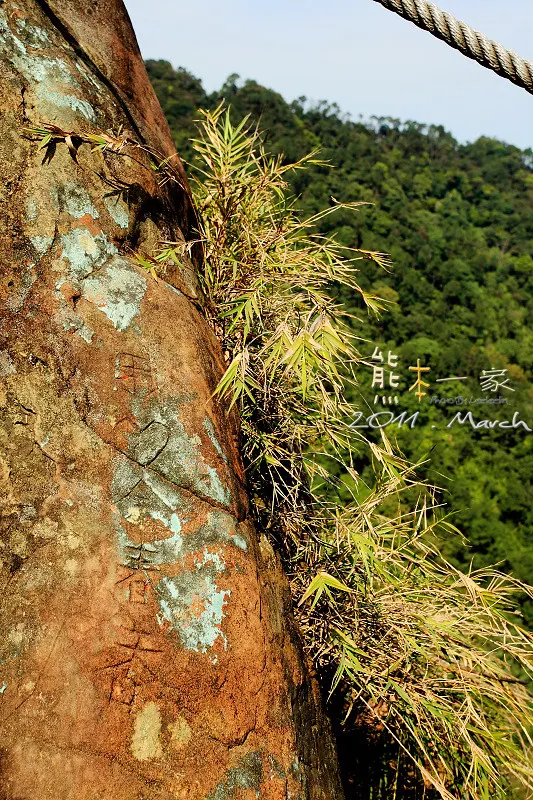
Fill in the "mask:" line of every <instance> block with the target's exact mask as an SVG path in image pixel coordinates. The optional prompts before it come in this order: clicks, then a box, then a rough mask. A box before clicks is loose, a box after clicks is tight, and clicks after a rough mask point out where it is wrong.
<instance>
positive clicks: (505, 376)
mask: <svg viewBox="0 0 533 800" xmlns="http://www.w3.org/2000/svg"><path fill="white" fill-rule="evenodd" d="M147 66H148V70H149V75H150V78H151V80H152V83H153V85H154V87H155V90H156V92H157V95H158V97H159V100H160V102H161V104H162V106H163V110H164V111H165V113H166V115H167V117H168V120H169V123H170V125H171V128H172V132H173V135H174V139H175V142H176V145H177V148H178V150H179V152H180V154H181V155H182V157H183V158H184V159H185V160H189V159H191V158H192V149H191V147H190V144H189V139H190V137H192V136H194V135H195V126H194V120H195V118H196V116H197V109H198V108H201V107H208V108H213V107H215V106H216V105H217V104H218V103H219V102H220V100H221V99H222V98H225V99H226V101H227V102H228V103H231V106H232V109H233V113H234V115H235V118H236V119H239V118H241V117H242V116H244V115H246V114H250V115H251V117H252V120H253V121H254V122H258V123H259V125H260V127H261V129H262V130H263V131H264V141H265V146H266V148H267V150H269V151H270V152H272V153H276V154H277V153H283V154H284V158H285V159H286V160H287V161H294V160H297V159H298V158H300V157H301V156H303V155H304V154H305V153H307V152H309V151H310V150H315V149H319V150H320V157H321V158H322V159H323V160H325V161H328V162H330V164H331V165H332V166H331V167H328V166H322V165H317V166H312V167H311V168H310V169H309V170H306V171H305V172H295V173H294V174H293V175H292V176H291V177H290V180H291V183H292V188H293V190H294V193H295V194H296V195H297V196H298V198H299V201H298V204H299V206H300V207H301V209H302V212H303V213H305V214H307V215H309V214H312V213H314V212H315V211H318V210H319V209H321V208H323V207H325V206H327V205H328V204H331V203H333V202H335V201H334V200H333V198H335V199H336V200H338V201H342V202H353V201H360V202H364V203H368V204H369V205H363V206H362V207H361V208H360V209H359V210H358V211H357V212H355V213H354V212H348V211H344V210H341V211H340V212H339V213H338V214H337V215H333V216H331V217H328V218H326V220H325V221H324V224H323V228H322V231H323V232H324V233H327V234H330V235H334V236H335V237H336V238H337V240H338V241H339V242H340V243H342V244H343V245H346V246H347V247H358V248H364V249H369V250H377V251H381V252H386V253H389V254H390V255H391V258H392V262H393V266H392V268H391V270H390V271H378V270H377V268H376V267H375V266H374V265H373V264H371V262H366V261H364V260H363V261H361V262H359V263H360V269H361V275H360V282H361V284H362V285H363V287H364V288H365V289H373V290H374V292H375V294H377V295H379V296H381V297H383V298H384V299H385V300H387V301H389V303H390V308H389V310H388V311H386V312H383V313H382V314H381V316H380V317H379V319H376V318H370V317H368V316H367V313H366V312H363V309H362V307H361V303H360V301H359V299H358V297H355V296H354V297H345V298H343V299H344V300H345V302H347V303H348V304H349V305H350V307H351V310H352V311H353V313H354V315H356V316H357V317H360V319H359V320H354V330H355V331H356V332H357V333H358V334H359V335H360V336H362V337H363V339H364V341H362V342H361V347H360V350H361V353H362V354H363V355H364V356H365V359H366V361H367V362H368V363H367V365H366V366H363V367H362V368H361V375H360V382H361V391H360V398H359V401H360V402H359V407H360V408H361V412H362V414H361V417H360V418H359V419H357V420H354V424H361V425H370V427H369V428H367V429H366V430H365V432H366V433H367V434H370V435H378V434H379V432H378V431H376V432H375V433H374V432H373V430H372V426H374V425H380V424H385V423H387V422H389V423H390V424H388V425H387V428H386V431H387V435H388V436H389V437H390V438H391V439H394V440H397V442H398V444H399V446H400V447H401V449H402V451H403V452H404V453H405V455H406V456H407V457H408V458H409V459H410V460H411V461H415V462H420V461H422V462H424V463H423V465H422V466H421V467H420V473H421V474H422V475H425V476H427V477H428V478H429V479H430V480H431V481H433V482H435V483H437V484H438V485H440V486H441V487H442V488H443V489H444V490H445V493H444V496H443V499H444V501H445V502H446V503H447V507H448V510H450V511H452V512H454V517H453V520H454V522H455V524H456V525H457V526H458V527H459V528H461V529H462V530H463V531H464V533H465V534H466V536H467V537H468V539H469V540H470V543H471V550H469V551H468V550H465V549H464V548H463V549H458V547H457V545H455V544H454V545H453V546H451V545H450V552H449V553H448V555H450V556H452V557H453V558H456V559H457V560H458V561H459V562H460V563H462V564H463V565H464V564H465V563H468V562H469V561H470V559H471V557H472V556H474V563H477V564H479V565H481V564H487V563H493V562H495V561H502V562H503V567H504V568H505V569H508V570H512V571H513V572H514V574H515V575H516V576H517V577H519V578H521V579H523V580H526V581H528V582H530V583H533V511H532V508H531V505H532V504H531V497H532V491H531V488H532V482H533V451H532V437H531V435H530V430H529V429H531V428H533V413H532V412H533V404H532V400H533V388H532V386H531V369H532V366H533V331H532V328H531V324H530V320H531V315H532V312H533V291H532V290H533V258H532V256H533V209H532V203H533V152H532V151H531V150H528V151H525V152H523V151H520V150H519V149H518V148H516V147H513V146H510V145H506V144H503V143H501V142H498V141H495V140H492V139H489V138H481V139H479V140H478V141H476V142H474V143H472V144H467V145H460V144H458V143H457V142H456V141H455V140H454V138H453V137H452V136H451V135H450V134H449V133H447V132H446V131H445V130H444V129H443V128H442V127H440V126H437V127H435V126H430V127H427V126H424V125H420V124H418V123H415V122H405V123H402V122H400V121H398V120H393V119H373V120H370V121H368V122H364V123H363V122H354V121H352V120H350V119H349V118H346V117H345V116H344V115H343V114H342V112H341V110H340V109H339V108H338V107H336V106H334V105H329V104H328V103H326V102H323V103H319V104H317V105H311V104H309V103H308V102H307V101H306V100H305V98H300V99H298V100H297V101H295V102H292V103H288V102H286V101H285V100H284V99H283V98H282V97H281V96H280V95H279V94H277V93H276V92H274V91H272V90H269V89H266V88H264V87H262V86H260V85H258V84H257V83H256V82H254V81H246V82H244V83H242V82H239V81H238V79H237V77H236V76H231V77H230V78H229V79H228V80H227V81H226V83H225V84H224V85H223V86H222V87H221V89H220V91H218V92H215V93H214V94H211V95H208V94H206V92H205V91H204V89H203V87H202V84H201V82H200V81H199V80H198V79H197V78H195V77H194V76H192V75H191V74H190V73H188V72H187V71H186V70H184V69H178V70H174V69H173V68H172V67H171V65H170V64H169V63H168V62H166V61H149V62H148V63H147ZM495 113H496V112H495ZM381 358H382V359H383V360H380V359H381ZM417 365H419V366H421V367H423V368H424V369H425V370H426V371H424V372H419V373H417V372H416V370H415V369H411V368H414V367H416V366H417ZM418 375H419V376H420V379H421V380H423V381H424V383H425V384H427V386H418V387H414V389H413V388H412V386H413V384H414V383H415V381H416V379H417V376H418ZM452 378H453V380H451V379H452ZM372 383H373V384H374V385H372ZM417 389H419V390H420V392H421V394H420V396H419V397H416V396H415V391H416V390H417ZM422 392H425V394H422ZM382 397H383V398H384V400H383V399H382ZM389 397H390V398H391V401H390V402H391V403H392V405H390V406H389ZM460 398H463V400H462V401H460ZM384 402H385V404H386V405H384V404H383V403H384ZM376 412H381V415H380V416H379V417H372V414H375V413H376ZM403 412H405V414H403ZM416 412H418V414H417V413H416ZM469 412H470V414H469ZM458 413H459V414H460V416H459V418H458V417H457V414H458ZM402 414H403V417H402ZM415 414H416V416H415V417H413V415H415ZM398 418H399V421H398ZM498 421H499V422H498ZM500 423H501V425H500ZM361 466H362V468H363V474H364V465H361ZM525 612H526V616H527V618H528V621H529V623H530V624H533V609H531V608H527V607H526V608H525Z"/></svg>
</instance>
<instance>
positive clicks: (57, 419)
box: [0, 0, 341, 800]
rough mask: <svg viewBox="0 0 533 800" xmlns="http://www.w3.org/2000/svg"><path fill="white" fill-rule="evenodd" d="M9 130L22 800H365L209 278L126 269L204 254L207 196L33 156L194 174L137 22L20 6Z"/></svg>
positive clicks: (10, 558) (5, 535) (10, 564)
mask: <svg viewBox="0 0 533 800" xmlns="http://www.w3.org/2000/svg"><path fill="white" fill-rule="evenodd" d="M0 115H1V116H0V182H1V183H0V185H1V187H2V188H1V189H0V225H1V228H2V230H1V236H0V301H1V304H2V311H1V316H0V376H1V389H0V497H1V498H2V504H3V513H2V522H1V529H0V533H1V538H0V548H1V549H0V566H1V573H0V574H1V578H2V617H1V621H0V798H1V800H47V799H49V800H66V799H67V798H68V799H69V800H96V798H98V799H99V800H100V799H102V800H103V799H105V800H141V799H143V800H152V798H153V799H154V800H155V798H161V800H163V798H165V799H166V798H180V799H182V798H183V799H185V798H186V799H187V800H230V798H235V800H248V799H249V798H266V799H268V800H282V798H286V799H287V800H288V798H292V800H334V798H339V797H340V796H341V791H340V788H339V784H338V778H337V771H336V762H335V754H334V751H333V747H332V744H331V741H330V737H329V732H328V728H327V725H326V724H325V722H324V719H323V717H322V714H321V711H320V702H319V699H318V696H317V690H316V686H315V685H314V683H313V682H312V681H311V680H310V679H309V676H308V674H307V671H306V666H305V663H304V660H303V659H302V656H301V652H300V650H299V647H298V643H297V637H296V635H295V633H294V631H293V630H292V627H291V625H292V624H291V622H290V619H291V618H290V609H289V604H288V600H287V590H286V586H285V583H284V579H283V576H282V573H281V572H280V569H279V566H278V564H277V562H276V558H275V557H274V554H273V552H272V550H271V549H270V547H269V545H268V544H267V543H266V541H265V540H264V538H258V537H257V535H256V533H255V532H254V530H253V528H252V527H251V525H250V524H249V523H248V522H247V498H246V494H245V492H244V490H243V483H242V481H243V476H242V472H241V468H240V464H239V456H238V452H237V449H236V443H237V423H236V420H235V419H230V418H228V417H227V416H226V415H225V413H224V411H223V410H221V409H220V408H219V407H217V406H216V405H215V404H214V402H213V401H212V399H211V395H212V392H213V389H214V387H215V386H216V384H217V381H218V379H219V377H220V375H221V371H222V369H223V363H222V359H221V354H220V350H219V347H218V344H217V342H216V340H215V339H214V337H213V335H212V334H211V332H210V330H209V328H208V327H207V325H206V323H205V321H204V318H203V316H202V313H201V309H200V308H199V305H198V294H199V292H198V289H197V285H196V282H195V278H194V264H193V263H192V262H191V263H189V264H186V265H185V267H184V269H180V270H178V269H176V270H175V271H174V273H173V274H169V276H168V280H169V282H168V283H167V282H164V281H155V280H154V279H153V278H152V277H151V276H150V275H148V274H147V273H145V272H143V271H142V270H141V269H140V268H138V267H136V266H135V265H134V264H133V263H132V262H131V261H130V260H128V259H127V258H126V254H127V253H128V252H129V251H130V249H131V248H134V249H137V250H141V251H147V252H149V251H150V250H151V249H152V248H153V246H154V245H155V244H156V243H157V242H158V240H160V239H171V240H180V239H183V237H185V238H189V237H190V236H191V225H192V224H193V221H194V214H193V211H192V206H191V203H190V200H189V197H188V194H187V189H186V181H185V179H184V180H183V186H182V187H181V188H180V187H179V186H178V185H177V184H173V185H170V184H167V186H166V187H165V188H163V189H161V188H160V187H159V186H158V184H157V181H156V180H155V178H154V175H153V172H152V170H151V169H150V168H149V166H148V161H147V158H146V157H145V156H144V155H143V154H142V153H140V152H137V153H135V154H134V155H135V160H134V159H133V158H130V157H128V156H124V155H110V154H105V155H102V153H96V152H94V153H93V152H91V150H90V148H89V147H88V146H87V145H83V146H82V147H81V148H80V151H79V157H78V162H79V163H75V162H74V160H73V159H72V158H71V157H70V155H69V152H68V149H67V147H66V146H65V145H63V144H61V143H60V144H59V145H58V146H57V147H56V149H55V152H54V153H50V155H51V156H52V157H51V159H49V160H47V163H45V164H43V163H42V158H43V151H40V152H38V151H37V146H36V144H35V143H34V142H30V141H28V140H27V139H25V138H24V137H23V136H22V135H21V134H22V129H23V127H24V126H27V125H29V124H37V123H39V122H41V121H48V122H54V123H55V124H57V125H59V126H61V127H62V128H63V129H66V130H74V131H80V130H84V131H92V132H95V131H98V130H114V131H117V130H118V129H119V127H120V126H124V127H125V128H127V129H128V130H129V131H131V136H134V137H137V138H138V140H139V141H141V140H144V141H145V142H147V143H148V144H149V145H150V146H151V147H153V148H156V149H158V150H159V151H160V152H161V153H162V155H169V154H170V153H172V144H171V141H170V137H169V134H168V130H167V128H166V124H165V122H164V119H163V117H162V113H161V111H160V108H159V106H158V104H157V101H156V99H155V97H154V95H153V93H152V90H151V88H150V86H149V83H148V79H147V77H146V74H145V71H144V67H143V65H142V62H141V59H140V56H139V51H138V48H137V45H136V42H135V38H134V35H133V32H132V31H131V27H130V25H129V20H128V18H127V15H126V12H125V10H124V8H123V6H122V4H121V3H120V2H119V1H118V0H116V2H115V0H106V2H105V3H102V2H100V3H97V2H81V0H75V1H73V0H57V1H56V0H54V2H52V0H50V2H44V0H18V2H0ZM196 257H200V255H197V256H196ZM171 284H172V285H171Z"/></svg>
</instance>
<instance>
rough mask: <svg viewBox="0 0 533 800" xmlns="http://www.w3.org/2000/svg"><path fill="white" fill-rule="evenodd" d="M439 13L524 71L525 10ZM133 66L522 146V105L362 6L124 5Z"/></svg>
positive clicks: (510, 89) (531, 8) (501, 2)
mask: <svg viewBox="0 0 533 800" xmlns="http://www.w3.org/2000/svg"><path fill="white" fill-rule="evenodd" d="M438 4H439V5H440V6H441V8H444V9H445V10H447V11H450V12H451V13H453V14H455V15H456V16H457V17H459V18H460V19H463V20H464V21H465V22H468V23H469V24H470V25H472V27H474V28H476V29H477V30H480V31H482V32H483V33H485V34H486V35H487V36H489V37H491V38H494V39H497V40H498V41H500V42H501V43H502V44H504V45H505V46H507V47H509V48H511V49H514V50H515V51H516V52H517V53H519V54H520V55H521V56H523V57H524V58H528V59H530V60H531V61H533V35H532V34H533V2H532V0H442V1H441V2H440V3H438ZM126 7H127V9H128V11H129V13H130V16H131V18H132V21H133V25H134V28H135V31H136V33H137V38H138V39H139V44H140V46H141V50H142V53H143V55H144V57H145V58H165V59H167V60H168V61H170V62H172V64H173V65H174V66H183V67H186V68H187V69H189V70H190V71H191V72H193V73H194V74H195V75H196V76H198V77H199V78H201V79H202V81H203V83H204V86H205V87H206V88H207V90H208V91H211V90H213V89H215V88H219V87H220V86H221V84H222V83H223V82H224V80H225V79H226V77H227V76H228V75H229V74H231V73H233V72H236V73H238V74H239V75H240V76H241V77H242V78H243V79H244V78H254V79H255V80H257V81H259V82H260V83H262V84H264V85H265V86H268V87H270V88H272V89H275V90H276V91H278V92H280V93H281V94H282V95H283V96H284V97H285V98H286V99H288V100H292V99H294V98H295V97H299V96H301V95H305V96H306V97H308V98H310V99H312V100H321V99H325V100H329V101H331V102H336V103H338V104H339V106H340V107H341V108H342V109H343V111H345V112H348V113H350V114H351V115H352V117H353V118H354V119H357V117H358V116H359V115H360V114H362V115H363V117H368V116H371V115H377V116H392V117H398V118H400V119H404V120H406V119H411V120H416V121H418V122H426V123H434V124H442V125H444V126H445V127H446V128H447V129H448V130H451V131H452V133H453V134H454V135H455V136H456V137H457V138H458V139H459V140H461V141H472V140H473V139H476V138H477V137H478V136H481V135H488V136H494V137H496V138H498V139H502V140H503V141H506V142H510V143H512V144H516V145H518V146H520V147H524V148H526V147H533V95H530V94H528V93H527V92H525V91H524V90H523V89H519V88H518V87H515V86H513V85H512V84H511V83H509V82H508V81H506V80H504V79H503V78H500V77H499V76H497V75H495V74H494V73H491V72H489V71H488V70H486V69H484V68H483V67H481V66H479V65H478V64H476V63H475V62H473V61H470V60H469V59H467V58H465V57H464V56H462V55H461V54H460V53H458V52H457V51H454V50H452V49H451V48H449V47H448V46H447V45H446V44H444V43H443V42H440V41H438V40H437V39H435V38H434V37H432V36H431V35H430V34H428V33H425V32H423V31H421V30H419V29H418V28H416V27H415V26H414V25H412V24H411V23H408V22H406V21H405V20H403V19H400V18H399V17H397V16H396V15H395V14H392V13H391V12H390V11H387V10H386V9H384V8H383V7H382V6H380V5H379V3H376V2H374V1H373V0H330V1H329V2H325V1H324V0H307V1H306V2H304V0H284V2H281V0H269V2H268V3H267V2H258V0H224V2H221V0H194V1H193V2H179V0H178V2H176V0H126Z"/></svg>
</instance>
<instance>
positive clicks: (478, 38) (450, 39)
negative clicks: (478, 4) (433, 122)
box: [374, 0, 533, 94]
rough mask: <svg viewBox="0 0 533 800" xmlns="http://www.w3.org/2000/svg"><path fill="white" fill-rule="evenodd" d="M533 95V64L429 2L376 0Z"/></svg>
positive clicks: (419, 0) (422, 0)
mask: <svg viewBox="0 0 533 800" xmlns="http://www.w3.org/2000/svg"><path fill="white" fill-rule="evenodd" d="M374 2H376V3H381V5H382V6H384V7H385V8H388V9H389V11H394V12H395V13H396V14H399V15H400V16H401V17H403V18H404V19H407V20H409V21H410V22H414V24H415V25H418V27H419V28H422V30H425V31H429V32H430V33H432V34H433V36H436V37H437V38H438V39H442V41H444V42H446V43H447V44H449V45H450V47H454V48H455V49H456V50H460V51H461V53H463V54H464V55H465V56H468V57H469V58H473V59H475V60H476V61H477V62H479V63H480V64H482V65H483V66H484V67H487V68H488V69H492V70H494V72H497V73H498V75H501V76H502V77H504V78H507V79H508V80H510V81H512V82H513V83H515V84H516V85H517V86H521V87H522V89H525V90H526V91H527V92H530V94H533V64H532V63H531V61H525V59H523V58H521V57H520V56H519V55H517V54H516V53H514V52H513V51H512V50H507V48H506V47H503V46H502V45H501V44H498V42H494V41H492V39H487V37H486V36H484V35H483V34H482V33H479V31H475V30H474V29H473V28H471V27H470V25H467V24H466V23H465V22H461V21H460V20H458V19H456V18H455V17H454V16H453V15H452V14H449V13H448V12H447V11H441V10H440V8H437V6H435V5H433V3H428V2H426V0H374Z"/></svg>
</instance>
